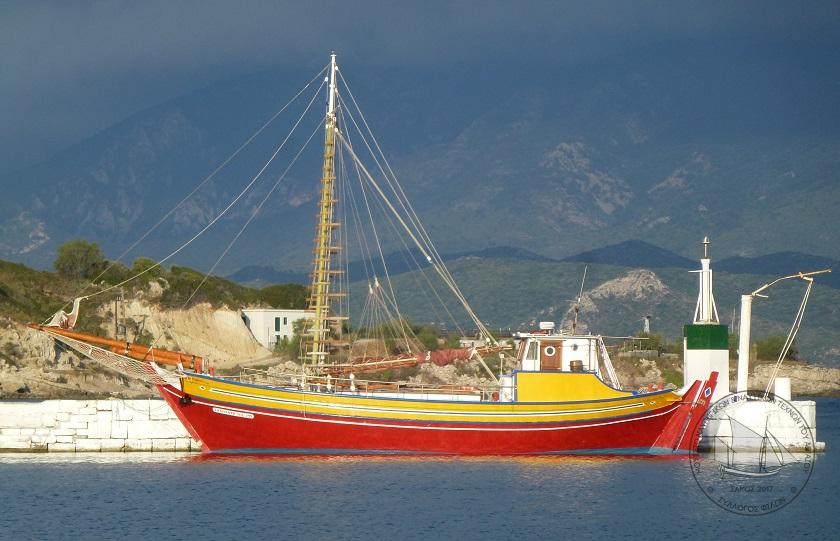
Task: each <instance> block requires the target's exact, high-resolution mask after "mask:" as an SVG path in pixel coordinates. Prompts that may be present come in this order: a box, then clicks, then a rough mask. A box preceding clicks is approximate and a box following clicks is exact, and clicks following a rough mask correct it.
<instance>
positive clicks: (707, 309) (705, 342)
mask: <svg viewBox="0 0 840 541" xmlns="http://www.w3.org/2000/svg"><path fill="white" fill-rule="evenodd" d="M709 244H710V243H709V237H704V238H703V258H702V259H701V260H700V263H701V266H702V268H701V269H700V270H699V271H692V272H697V273H698V274H699V275H700V294H699V295H698V297H697V307H696V308H695V310H694V323H691V324H690V325H686V326H685V327H684V328H683V374H684V384H685V386H686V387H687V386H688V385H691V384H692V383H694V381H695V380H704V379H707V378H708V377H709V374H711V373H712V372H717V373H718V384H717V387H716V388H715V393H714V395H712V400H717V399H719V398H722V397H724V396H726V395H727V394H729V329H728V328H727V326H726V325H721V324H720V320H719V319H718V313H717V307H716V306H715V297H714V294H713V291H712V289H713V283H712V269H711V262H712V260H711V258H709Z"/></svg>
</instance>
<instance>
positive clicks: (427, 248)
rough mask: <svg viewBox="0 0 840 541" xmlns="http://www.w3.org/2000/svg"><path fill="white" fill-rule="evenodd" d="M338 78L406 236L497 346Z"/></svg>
mask: <svg viewBox="0 0 840 541" xmlns="http://www.w3.org/2000/svg"><path fill="white" fill-rule="evenodd" d="M339 76H340V77H341V78H342V81H343V82H344V86H345V88H346V89H347V92H348V94H349V95H350V98H351V100H352V102H353V105H354V106H355V109H356V111H357V112H358V113H359V117H360V118H361V120H362V123H363V124H364V126H365V128H366V130H367V132H368V134H369V135H370V137H371V139H372V140H373V143H374V145H375V146H376V149H377V151H378V152H379V155H380V156H381V157H382V161H383V162H384V163H385V165H386V167H387V169H388V171H389V172H390V175H389V174H388V173H386V172H385V170H384V169H383V167H382V164H381V163H380V162H379V160H378V158H377V155H376V153H374V152H373V150H372V149H371V147H370V145H369V144H368V142H367V139H366V138H365V137H364V134H363V132H362V130H361V129H360V128H359V125H358V123H357V122H356V120H355V118H354V117H353V115H352V114H351V113H350V111H349V109H348V108H347V107H346V104H345V107H344V108H345V109H347V114H348V116H349V117H350V120H351V121H352V122H353V125H354V126H355V127H356V130H357V131H358V132H359V134H360V135H362V142H363V143H365V146H366V147H367V149H368V152H369V153H370V154H371V157H372V158H373V160H374V162H376V164H377V166H378V167H379V170H380V172H381V173H382V175H383V177H384V179H385V181H386V183H387V185H388V187H389V188H390V189H391V191H392V192H393V193H394V195H395V196H396V199H397V202H398V204H399V205H400V206H401V207H402V209H403V211H405V213H406V215H407V219H408V221H409V222H410V223H411V224H412V226H414V228H415V231H416V233H417V235H416V236H415V235H414V234H413V233H411V232H409V234H410V235H411V236H412V240H414V242H415V244H417V246H418V248H420V250H421V252H423V255H424V256H425V257H426V259H427V260H428V261H429V263H431V264H432V265H433V267H435V270H436V271H437V272H438V274H440V276H441V278H442V279H443V280H444V283H446V285H447V287H449V289H450V290H451V291H452V292H453V293H454V294H455V295H456V297H458V300H459V301H460V302H461V303H462V304H463V305H464V308H465V309H466V310H467V312H468V314H469V315H470V318H471V319H472V320H473V322H474V323H475V324H476V327H477V328H478V330H479V332H480V333H481V334H482V335H484V337H485V339H486V340H487V341H488V343H490V344H497V341H496V339H495V338H494V337H493V336H492V335H491V334H490V332H489V330H488V329H487V328H486V327H485V326H484V324H483V323H481V321H480V320H478V316H476V315H475V313H474V312H473V310H472V308H471V307H470V306H469V303H468V302H467V300H466V298H465V297H464V295H463V293H462V292H461V290H460V288H459V287H458V285H457V283H456V282H455V279H454V277H453V276H452V274H451V273H450V272H449V269H448V268H447V267H446V264H445V263H444V261H443V258H442V257H441V256H440V254H439V253H438V251H437V249H436V248H435V246H434V244H433V243H432V240H431V237H430V236H429V234H428V232H427V231H426V229H425V228H424V227H423V224H422V223H421V222H420V218H419V217H418V216H417V213H416V211H415V210H414V208H413V207H412V205H411V202H410V201H409V200H408V198H407V196H406V195H405V191H404V190H403V189H402V186H401V185H400V183H399V181H398V179H397V178H396V174H395V173H394V171H393V169H392V168H391V166H390V164H389V163H388V160H387V158H386V157H385V155H384V153H383V152H382V149H381V147H380V146H379V143H378V141H377V140H376V137H375V136H374V135H373V132H372V130H371V129H370V126H369V125H368V124H367V121H366V120H365V118H364V114H363V113H362V111H361V108H359V106H358V103H356V100H355V98H354V97H353V93H352V91H351V90H350V87H349V85H348V84H347V81H346V80H344V77H343V76H342V75H341V73H340V72H339ZM339 100H340V101H341V103H342V104H344V101H343V100H342V99H341V97H340V96H339ZM338 135H339V136H340V137H341V136H342V132H338ZM342 141H343V143H344V144H345V145H350V144H349V141H347V140H345V139H344V138H343V137H342ZM350 147H351V148H350V152H351V154H352V155H353V156H354V159H355V160H356V162H357V163H359V165H361V163H360V160H359V158H358V156H357V155H356V154H355V152H354V151H353V150H352V145H350ZM362 169H363V170H364V172H365V174H366V175H367V176H368V178H370V180H371V181H372V182H373V184H374V186H375V187H376V189H377V191H379V192H380V196H381V197H383V199H384V200H386V202H387V203H388V206H389V207H390V208H391V210H392V212H394V214H395V215H396V216H397V217H398V219H399V220H400V223H401V224H402V225H403V227H404V228H405V229H406V231H409V229H408V227H407V226H406V225H405V221H403V220H402V218H401V217H400V216H399V214H398V213H397V212H396V210H395V209H394V207H393V205H391V203H390V201H388V200H387V197H385V195H384V193H383V192H382V190H381V188H380V187H379V185H378V184H376V182H375V181H373V177H372V175H370V173H369V172H368V171H367V169H365V168H364V166H362ZM418 236H419V237H420V239H422V241H423V243H422V244H421V243H420V242H419V241H418V239H417V237H418Z"/></svg>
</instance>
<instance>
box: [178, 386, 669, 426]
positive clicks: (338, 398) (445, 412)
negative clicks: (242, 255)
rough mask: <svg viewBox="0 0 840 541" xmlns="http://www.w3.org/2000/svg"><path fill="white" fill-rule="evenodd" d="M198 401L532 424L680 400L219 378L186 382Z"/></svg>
mask: <svg viewBox="0 0 840 541" xmlns="http://www.w3.org/2000/svg"><path fill="white" fill-rule="evenodd" d="M181 384H182V388H183V390H184V392H185V393H187V394H189V395H190V396H192V397H193V398H194V399H195V398H199V397H203V398H206V399H208V400H214V401H219V402H225V403H228V404H240V405H242V406H253V407H259V408H267V409H278V410H284V411H288V412H291V413H298V414H303V415H305V414H321V415H332V416H342V417H364V418H373V419H381V420H395V421H436V422H477V423H492V422H500V423H533V422H540V423H544V422H561V421H581V420H593V419H604V418H610V417H619V416H626V415H633V414H639V413H644V412H646V411H651V410H656V409H659V408H664V407H666V406H668V405H669V404H672V403H675V402H678V401H680V399H681V398H680V397H679V396H678V395H676V394H674V393H670V392H668V393H659V394H656V395H651V396H632V397H628V398H619V399H614V400H601V401H590V402H566V403H556V402H555V403H542V404H534V403H512V402H462V403H459V402H433V401H427V400H417V401H416V402H415V401H413V400H409V399H381V398H370V397H356V396H347V395H340V394H327V393H312V392H303V391H287V390H282V389H269V388H260V387H252V386H248V385H238V384H235V383H234V384H231V383H228V382H224V381H219V380H210V379H204V378H193V377H189V376H186V377H184V378H183V379H182V383H181Z"/></svg>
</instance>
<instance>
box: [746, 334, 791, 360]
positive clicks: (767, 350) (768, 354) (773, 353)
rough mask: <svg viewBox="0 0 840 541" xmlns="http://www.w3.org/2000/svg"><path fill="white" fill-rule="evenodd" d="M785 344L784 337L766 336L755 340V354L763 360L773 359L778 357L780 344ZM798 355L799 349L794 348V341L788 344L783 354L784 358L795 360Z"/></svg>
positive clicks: (780, 350)
mask: <svg viewBox="0 0 840 541" xmlns="http://www.w3.org/2000/svg"><path fill="white" fill-rule="evenodd" d="M784 344H785V337H784V336H779V335H773V336H768V337H767V338H765V339H764V340H759V341H757V342H755V344H754V347H755V356H756V358H758V359H762V360H765V361H775V360H776V359H778V358H779V354H780V353H781V352H782V346H784ZM798 357H799V351H797V349H796V341H795V340H794V342H793V344H792V345H791V346H790V349H789V350H788V352H787V355H785V359H790V360H795V359H797V358H798Z"/></svg>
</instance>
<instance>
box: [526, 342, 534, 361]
mask: <svg viewBox="0 0 840 541" xmlns="http://www.w3.org/2000/svg"><path fill="white" fill-rule="evenodd" d="M525 359H526V360H528V361H536V360H537V342H536V341H532V342H531V343H530V344H528V352H527V353H526V354H525Z"/></svg>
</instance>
